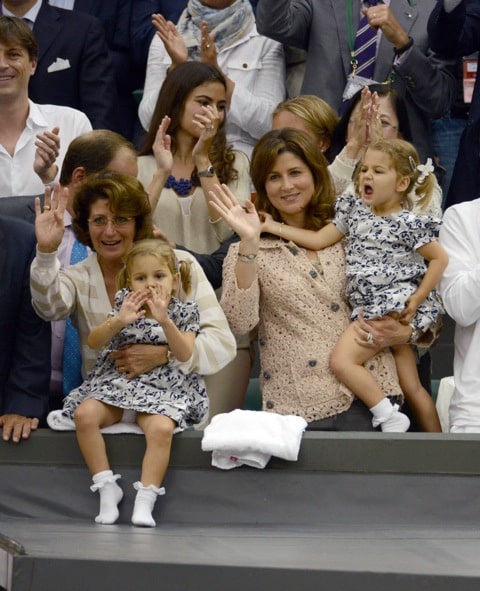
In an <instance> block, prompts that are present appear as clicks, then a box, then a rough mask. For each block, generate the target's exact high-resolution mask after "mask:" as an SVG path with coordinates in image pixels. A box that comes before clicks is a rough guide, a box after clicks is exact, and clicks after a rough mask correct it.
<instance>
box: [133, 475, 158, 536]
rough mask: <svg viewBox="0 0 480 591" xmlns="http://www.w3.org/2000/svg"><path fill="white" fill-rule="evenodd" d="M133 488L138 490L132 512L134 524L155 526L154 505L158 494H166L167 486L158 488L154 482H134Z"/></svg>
mask: <svg viewBox="0 0 480 591" xmlns="http://www.w3.org/2000/svg"><path fill="white" fill-rule="evenodd" d="M133 488H134V489H135V490H136V491H137V496H136V497H135V505H134V507H133V514H132V523H133V525H142V526H144V527H155V525H156V523H155V520H154V519H153V517H152V511H153V506H154V505H155V501H156V500H157V496H158V495H164V494H165V488H164V487H163V486H162V488H157V487H156V486H154V485H153V484H150V485H149V486H143V484H142V483H141V482H134V483H133Z"/></svg>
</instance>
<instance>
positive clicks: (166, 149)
mask: <svg viewBox="0 0 480 591" xmlns="http://www.w3.org/2000/svg"><path fill="white" fill-rule="evenodd" d="M171 121H172V120H171V119H170V117H168V115H165V117H164V118H163V119H162V122H161V123H160V125H159V126H158V130H157V133H156V135H155V140H154V142H153V145H152V151H153V155H154V156H155V162H156V163H157V170H160V171H163V172H164V173H165V175H169V174H170V172H171V170H172V166H173V156H172V150H171V147H172V138H171V137H170V136H169V135H168V134H167V130H168V127H169V125H170V123H171Z"/></svg>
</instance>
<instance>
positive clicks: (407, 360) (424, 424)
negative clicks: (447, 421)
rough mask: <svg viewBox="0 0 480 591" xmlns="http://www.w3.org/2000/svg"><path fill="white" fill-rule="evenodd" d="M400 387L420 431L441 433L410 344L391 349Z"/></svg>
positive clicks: (433, 405) (438, 421)
mask: <svg viewBox="0 0 480 591" xmlns="http://www.w3.org/2000/svg"><path fill="white" fill-rule="evenodd" d="M393 355H394V357H395V364H396V366H397V372H398V378H399V380H400V387H401V388H402V391H403V393H404V394H405V398H406V400H407V402H408V404H409V405H410V408H411V409H412V413H413V414H414V416H415V419H416V420H417V422H418V424H419V425H420V428H421V429H422V431H428V432H430V433H441V431H442V427H441V425H440V419H439V418H438V413H437V409H436V407H435V403H434V402H433V399H432V397H431V396H430V394H429V393H428V392H427V391H426V390H425V388H424V387H423V386H422V384H421V382H420V378H419V377H418V371H417V362H416V360H415V354H414V352H413V350H412V348H411V347H410V345H398V346H396V347H394V349H393Z"/></svg>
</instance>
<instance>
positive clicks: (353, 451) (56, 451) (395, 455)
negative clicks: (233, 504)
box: [0, 429, 480, 476]
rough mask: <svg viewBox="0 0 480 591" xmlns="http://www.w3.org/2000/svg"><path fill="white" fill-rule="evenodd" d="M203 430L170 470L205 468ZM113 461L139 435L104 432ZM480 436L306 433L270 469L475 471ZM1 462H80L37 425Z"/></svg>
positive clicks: (181, 445)
mask: <svg viewBox="0 0 480 591" xmlns="http://www.w3.org/2000/svg"><path fill="white" fill-rule="evenodd" d="M201 438H202V433H201V432H198V431H186V432H184V433H180V434H178V435H176V436H175V437H174V442H173V446H172V455H171V460H170V467H171V468H189V469H192V468H195V469H207V468H210V467H211V462H210V460H211V457H210V454H209V453H206V452H203V451H202V449H201ZM105 439H106V442H107V447H108V453H109V457H110V458H111V461H112V464H115V465H116V466H118V467H122V466H132V467H138V466H140V464H141V459H142V456H143V453H144V450H145V441H144V438H143V437H142V436H141V435H107V436H106V438H105ZM479 444H480V434H478V435H453V434H430V433H401V434H384V433H325V432H306V433H305V434H304V436H303V441H302V446H301V449H300V455H299V459H298V461H297V462H286V461H283V460H280V459H278V458H272V460H271V461H270V463H269V465H268V467H269V469H274V470H293V471H328V472H376V473H400V474H458V475H472V476H475V475H479V474H480V454H479V453H478V449H479ZM1 464H31V465H32V464H33V465H47V466H48V465H50V466H52V465H53V466H84V462H83V459H82V456H81V454H80V451H79V449H78V444H77V440H76V437H75V434H74V433H72V432H60V431H51V430H50V429H40V430H39V431H37V432H36V433H35V434H34V435H33V436H32V438H31V439H30V440H27V441H22V442H21V443H20V444H13V443H6V442H4V441H0V465H1Z"/></svg>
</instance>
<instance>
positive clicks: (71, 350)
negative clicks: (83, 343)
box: [62, 239, 87, 396]
mask: <svg viewBox="0 0 480 591" xmlns="http://www.w3.org/2000/svg"><path fill="white" fill-rule="evenodd" d="M86 258H87V247H86V246H85V245H84V244H82V243H81V242H79V241H78V240H77V239H75V242H74V243H73V246H72V253H71V255H70V264H71V265H75V263H79V262H80V261H83V259H86ZM62 373H63V381H62V390H63V395H64V396H67V395H68V394H69V393H70V390H73V388H77V387H78V386H80V384H81V383H82V381H83V379H82V353H81V349H80V339H79V338H78V332H77V329H76V328H75V327H74V326H73V324H72V321H71V320H70V318H67V320H66V322H65V340H64V341H63V365H62Z"/></svg>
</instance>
